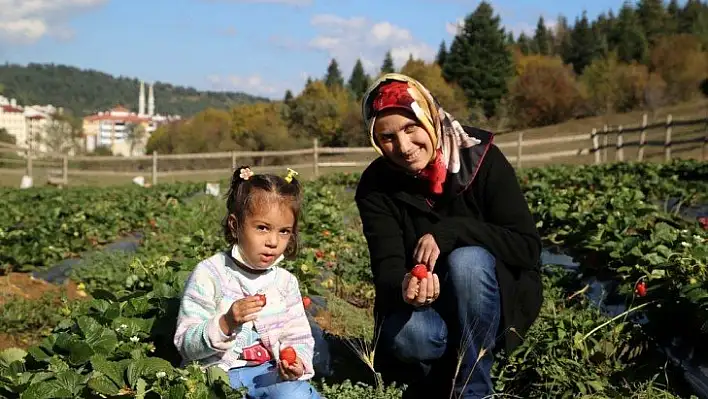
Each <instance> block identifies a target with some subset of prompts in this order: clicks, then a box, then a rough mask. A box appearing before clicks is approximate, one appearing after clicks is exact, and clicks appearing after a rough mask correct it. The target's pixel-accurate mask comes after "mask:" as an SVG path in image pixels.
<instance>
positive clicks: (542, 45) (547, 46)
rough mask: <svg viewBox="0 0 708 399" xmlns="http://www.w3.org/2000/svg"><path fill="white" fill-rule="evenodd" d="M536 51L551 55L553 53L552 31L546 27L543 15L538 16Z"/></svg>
mask: <svg viewBox="0 0 708 399" xmlns="http://www.w3.org/2000/svg"><path fill="white" fill-rule="evenodd" d="M533 48H534V52H535V53H537V54H541V55H549V54H550V53H551V33H550V32H549V31H548V29H547V28H546V23H545V21H544V20H543V16H541V17H539V18H538V23H536V32H535V33H534V35H533Z"/></svg>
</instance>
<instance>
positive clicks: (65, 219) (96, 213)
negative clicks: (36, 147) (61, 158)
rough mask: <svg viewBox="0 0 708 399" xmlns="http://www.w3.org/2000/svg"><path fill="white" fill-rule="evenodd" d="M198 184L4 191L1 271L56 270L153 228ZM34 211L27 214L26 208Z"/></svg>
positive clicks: (197, 188)
mask: <svg viewBox="0 0 708 399" xmlns="http://www.w3.org/2000/svg"><path fill="white" fill-rule="evenodd" d="M200 190H201V185H200V184H194V183H191V184H183V185H174V186H157V187H154V188H143V187H139V186H129V187H119V188H72V189H71V190H68V191H56V190H52V189H41V188H39V189H29V190H21V191H20V190H15V189H3V190H0V193H2V194H1V195H2V198H3V206H2V207H0V239H2V242H3V250H2V253H0V270H2V271H6V270H7V269H13V270H18V271H28V270H33V269H35V268H44V267H48V266H52V265H53V263H54V262H57V261H59V260H61V259H64V258H69V257H73V256H76V255H78V254H79V253H81V252H83V251H85V250H87V249H90V248H92V247H94V246H98V245H103V244H106V243H108V242H110V241H112V240H114V239H116V238H118V237H120V236H121V235H122V234H125V233H128V232H131V231H135V230H137V229H141V228H144V227H147V226H149V225H150V220H151V219H154V218H155V217H156V216H158V215H163V214H166V213H169V212H170V211H171V208H172V207H173V204H174V203H176V202H178V201H179V199H180V198H181V197H183V196H185V195H187V194H191V193H194V192H196V191H200ZM28 207H29V209H32V212H27V209H28Z"/></svg>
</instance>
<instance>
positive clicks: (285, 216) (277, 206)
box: [238, 201, 295, 270]
mask: <svg viewBox="0 0 708 399" xmlns="http://www.w3.org/2000/svg"><path fill="white" fill-rule="evenodd" d="M253 205H255V206H254V208H257V209H255V211H254V212H252V213H251V214H250V215H249V214H246V219H245V220H244V223H243V226H242V228H241V231H240V233H239V240H238V242H239V247H240V248H241V252H242V253H243V256H244V257H245V258H246V261H248V263H249V264H250V265H251V266H252V267H254V268H256V269H259V270H263V269H267V268H268V267H270V265H272V264H273V262H274V261H275V260H276V259H278V257H279V256H280V255H282V254H283V253H284V252H285V249H286V248H287V246H288V243H289V242H290V238H291V236H292V234H293V226H294V224H295V216H294V215H293V212H292V210H291V209H290V208H289V207H288V206H287V205H286V204H283V203H278V202H271V201H268V202H262V203H260V204H258V203H256V204H253ZM258 205H262V206H258Z"/></svg>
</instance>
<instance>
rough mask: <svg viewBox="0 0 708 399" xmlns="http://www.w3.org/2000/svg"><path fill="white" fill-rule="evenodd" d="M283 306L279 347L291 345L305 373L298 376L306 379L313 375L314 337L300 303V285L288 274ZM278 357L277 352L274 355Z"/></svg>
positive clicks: (303, 307)
mask: <svg viewBox="0 0 708 399" xmlns="http://www.w3.org/2000/svg"><path fill="white" fill-rule="evenodd" d="M285 306H286V307H287V316H286V317H287V318H286V322H285V325H284V327H283V333H282V334H281V336H280V340H279V341H280V348H279V349H283V348H285V347H288V346H292V347H293V349H295V352H296V353H297V356H298V357H299V358H300V360H302V364H303V366H304V368H305V373H304V374H303V375H302V376H301V377H300V378H298V379H299V380H307V379H310V378H312V377H314V375H315V370H314V367H313V365H312V358H313V356H314V352H315V339H314V337H313V336H312V329H311V328H310V321H309V320H308V319H307V314H306V313H305V306H304V305H303V304H302V296H301V295H300V285H299V283H298V281H297V278H296V277H295V276H293V275H291V276H290V283H289V284H288V288H287V291H286V295H285ZM276 356H278V357H279V354H278V355H276Z"/></svg>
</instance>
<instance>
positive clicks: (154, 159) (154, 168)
mask: <svg viewBox="0 0 708 399" xmlns="http://www.w3.org/2000/svg"><path fill="white" fill-rule="evenodd" d="M152 185H153V186H155V185H157V151H153V152H152Z"/></svg>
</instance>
